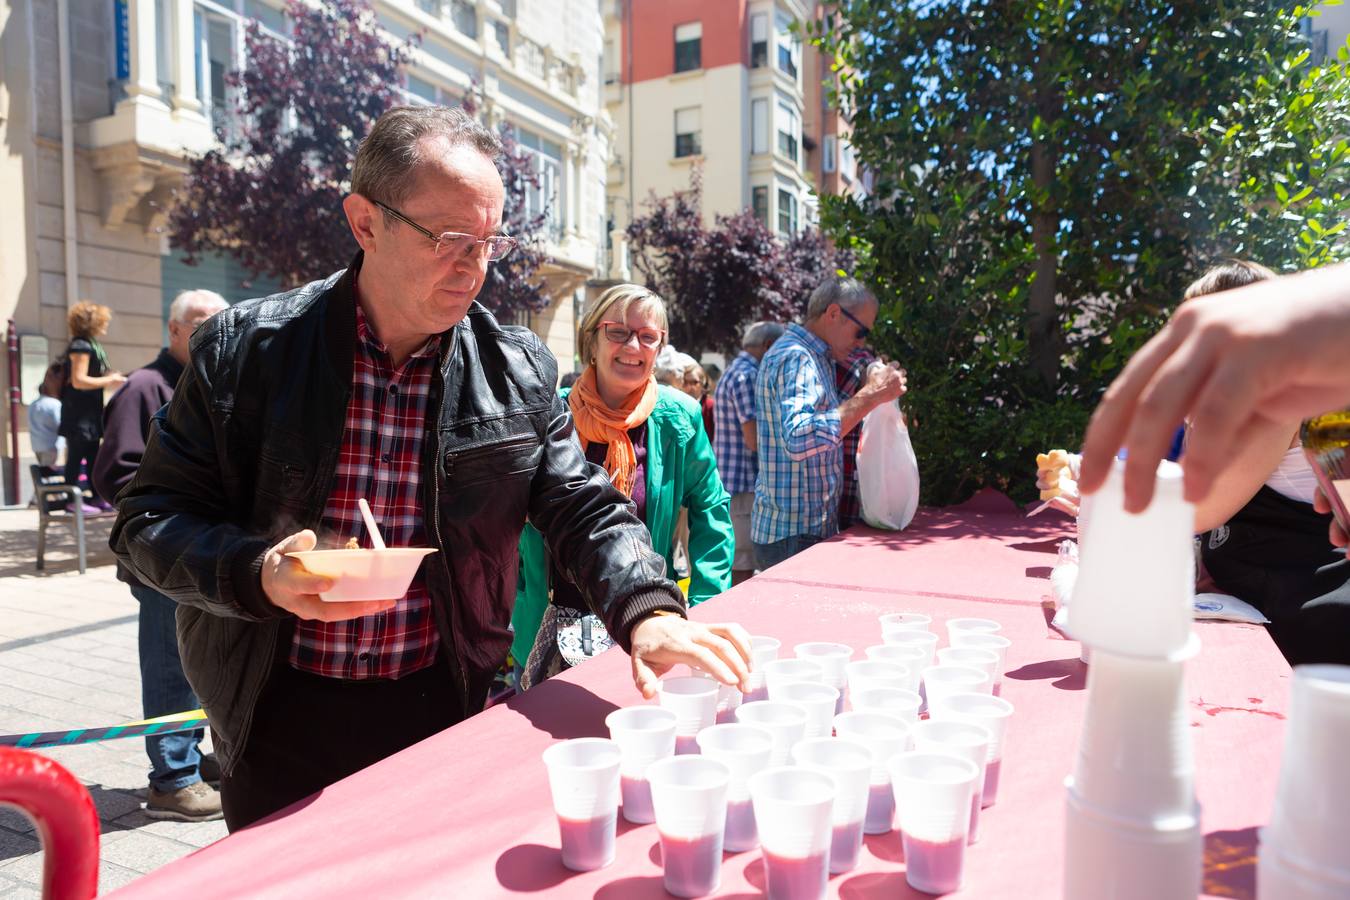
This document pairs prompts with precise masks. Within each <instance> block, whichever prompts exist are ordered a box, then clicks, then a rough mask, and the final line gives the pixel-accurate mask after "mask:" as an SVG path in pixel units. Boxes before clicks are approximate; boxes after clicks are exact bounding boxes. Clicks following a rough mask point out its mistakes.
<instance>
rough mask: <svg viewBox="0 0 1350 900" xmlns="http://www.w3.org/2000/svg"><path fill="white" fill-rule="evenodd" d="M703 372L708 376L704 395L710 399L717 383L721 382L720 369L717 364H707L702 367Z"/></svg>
mask: <svg viewBox="0 0 1350 900" xmlns="http://www.w3.org/2000/svg"><path fill="white" fill-rule="evenodd" d="M703 372H704V374H705V375H707V376H708V381H707V386H706V393H707V394H708V396H710V397H711V396H712V395H713V392H714V391H716V390H717V385H718V382H720V381H721V380H722V368H721V366H719V365H717V363H708V364H707V365H705V366H704V367H703Z"/></svg>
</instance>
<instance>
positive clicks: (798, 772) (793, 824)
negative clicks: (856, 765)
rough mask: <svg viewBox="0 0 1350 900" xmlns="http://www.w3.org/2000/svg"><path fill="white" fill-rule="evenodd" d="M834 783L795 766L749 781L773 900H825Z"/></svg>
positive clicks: (831, 779)
mask: <svg viewBox="0 0 1350 900" xmlns="http://www.w3.org/2000/svg"><path fill="white" fill-rule="evenodd" d="M835 792H836V788H835V782H834V779H833V778H831V777H829V776H828V775H825V774H824V773H821V772H815V771H812V770H810V769H803V768H799V767H795V766H780V767H775V768H770V769H765V770H764V771H762V772H758V773H756V774H755V775H753V776H752V777H751V778H750V797H751V799H752V800H753V801H754V804H755V819H756V821H757V822H758V823H759V836H760V843H761V844H762V845H763V847H764V878H765V881H766V882H767V888H768V895H769V900H821V898H823V897H824V896H825V890H826V885H827V880H828V878H829V854H830V842H831V840H832V838H833V832H834V828H833V826H832V824H831V810H832V808H833V804H834V797H835Z"/></svg>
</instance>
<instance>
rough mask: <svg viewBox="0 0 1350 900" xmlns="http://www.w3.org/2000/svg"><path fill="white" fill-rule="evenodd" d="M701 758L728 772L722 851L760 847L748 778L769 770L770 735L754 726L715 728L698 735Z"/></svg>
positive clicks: (770, 754) (715, 726)
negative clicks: (721, 765)
mask: <svg viewBox="0 0 1350 900" xmlns="http://www.w3.org/2000/svg"><path fill="white" fill-rule="evenodd" d="M698 746H699V749H700V750H701V751H703V755H704V756H707V757H710V758H712V759H716V760H719V761H721V762H723V763H726V766H727V768H728V769H730V770H731V782H730V784H729V785H728V786H727V828H726V838H725V840H724V842H723V849H725V850H727V851H728V852H731V853H739V852H741V851H742V850H753V849H755V848H756V847H758V846H759V832H758V830H756V828H755V811H754V809H753V808H751V806H750V787H749V782H750V776H751V775H753V774H755V773H756V772H758V771H760V770H762V769H767V768H768V767H769V758H770V757H771V756H772V755H773V735H772V734H770V733H769V732H767V731H765V730H764V729H763V728H759V727H758V726H755V725H741V724H739V723H737V724H733V725H714V726H713V727H711V728H705V729H703V730H702V731H701V732H699V735H698Z"/></svg>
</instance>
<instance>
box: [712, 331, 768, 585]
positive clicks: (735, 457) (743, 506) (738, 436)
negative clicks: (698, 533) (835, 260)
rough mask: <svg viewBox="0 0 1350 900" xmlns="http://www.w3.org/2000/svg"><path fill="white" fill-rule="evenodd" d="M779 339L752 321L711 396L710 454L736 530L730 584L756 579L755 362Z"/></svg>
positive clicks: (757, 365)
mask: <svg viewBox="0 0 1350 900" xmlns="http://www.w3.org/2000/svg"><path fill="white" fill-rule="evenodd" d="M782 334H783V326H782V325H779V324H778V323H777V322H756V323H755V324H753V325H751V326H750V327H749V328H747V329H746V330H745V336H744V337H743V338H742V339H741V352H740V353H739V354H737V356H736V358H735V359H733V360H732V361H731V365H729V366H727V370H726V372H724V373H723V374H722V378H721V380H720V381H718V382H717V390H716V391H714V392H713V454H714V455H715V456H716V457H717V472H718V474H719V475H721V476H722V486H723V487H725V488H726V489H727V493H729V494H731V524H732V527H733V528H734V529H735V531H736V555H735V556H734V557H733V558H732V560H731V583H732V584H733V585H734V584H740V583H741V582H742V581H744V580H745V579H747V578H749V577H750V576H751V575H753V574H755V550H754V547H753V546H751V543H750V509H751V507H752V506H754V503H755V472H756V470H757V468H758V467H757V466H756V465H755V448H756V446H757V435H756V431H755V429H756V427H757V426H756V425H755V376H756V375H757V374H758V373H759V361H760V360H761V359H763V358H764V354H765V353H767V352H768V350H769V347H771V346H772V345H773V342H774V341H776V340H778V338H779V337H781V336H782Z"/></svg>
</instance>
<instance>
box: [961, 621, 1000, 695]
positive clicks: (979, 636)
mask: <svg viewBox="0 0 1350 900" xmlns="http://www.w3.org/2000/svg"><path fill="white" fill-rule="evenodd" d="M950 641H951V645H952V646H953V647H975V648H978V649H980V650H993V651H994V652H995V653H997V654H998V670H997V671H996V672H995V674H994V689H993V691H992V693H993V695H994V696H995V697H998V696H1000V695H1001V694H1002V693H1003V673H1004V672H1005V671H1007V668H1008V648H1009V647H1011V646H1012V641H1010V640H1008V639H1007V638H1006V637H1004V636H1003V635H1001V634H992V633H990V632H985V631H961V630H959V629H958V630H956V631H953V632H952V633H951V637H950Z"/></svg>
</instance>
